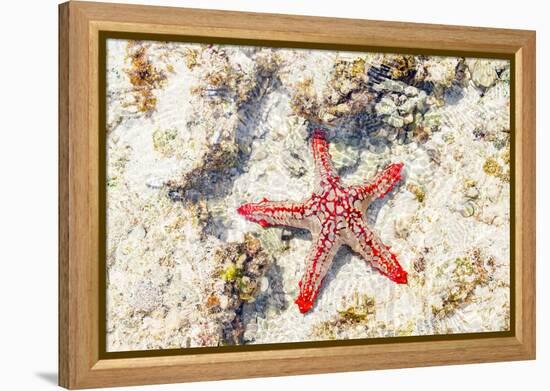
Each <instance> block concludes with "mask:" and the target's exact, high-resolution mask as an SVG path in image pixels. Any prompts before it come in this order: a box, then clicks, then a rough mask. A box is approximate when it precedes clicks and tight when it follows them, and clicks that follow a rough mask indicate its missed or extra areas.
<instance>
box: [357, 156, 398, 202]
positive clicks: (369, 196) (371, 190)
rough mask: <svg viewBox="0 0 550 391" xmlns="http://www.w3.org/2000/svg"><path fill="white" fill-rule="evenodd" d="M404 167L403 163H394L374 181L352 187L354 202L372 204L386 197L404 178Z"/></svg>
mask: <svg viewBox="0 0 550 391" xmlns="http://www.w3.org/2000/svg"><path fill="white" fill-rule="evenodd" d="M403 166H404V164H403V163H392V164H390V165H389V166H387V167H386V168H385V169H384V170H383V171H381V172H380V173H378V175H376V176H375V177H374V179H373V180H371V181H369V182H368V183H366V184H364V185H362V186H354V187H352V189H351V190H350V194H351V195H352V197H353V199H354V201H369V202H370V201H372V200H375V199H377V198H381V197H384V196H385V195H386V194H388V193H389V192H390V191H391V190H392V189H393V188H394V186H395V185H396V184H397V182H399V181H400V180H401V179H402V178H403V176H402V175H401V171H402V170H403Z"/></svg>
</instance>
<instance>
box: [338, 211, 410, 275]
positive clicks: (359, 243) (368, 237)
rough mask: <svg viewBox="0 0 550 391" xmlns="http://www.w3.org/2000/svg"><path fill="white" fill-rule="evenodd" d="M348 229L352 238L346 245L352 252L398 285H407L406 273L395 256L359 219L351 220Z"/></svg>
mask: <svg viewBox="0 0 550 391" xmlns="http://www.w3.org/2000/svg"><path fill="white" fill-rule="evenodd" d="M349 227H350V229H351V231H352V232H353V234H354V235H353V236H354V237H353V238H352V240H351V242H350V243H348V244H349V245H350V247H351V248H352V249H353V250H354V251H356V252H357V253H359V254H360V255H361V256H362V257H363V258H365V260H367V261H369V262H370V264H371V265H372V266H373V267H374V268H376V269H378V271H380V273H382V274H383V275H385V276H387V277H388V278H389V279H390V280H392V281H394V282H397V283H398V284H406V283H407V272H406V271H405V270H403V268H402V267H401V265H400V264H399V262H398V261H397V256H396V255H395V254H394V253H392V252H391V251H390V247H388V246H386V245H385V244H384V243H382V241H381V240H380V238H379V237H378V236H377V235H376V234H375V233H374V232H372V231H371V230H370V229H369V227H367V225H366V224H365V223H364V222H363V221H362V220H361V219H358V218H354V219H351V220H350V222H349Z"/></svg>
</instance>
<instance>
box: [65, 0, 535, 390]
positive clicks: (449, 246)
mask: <svg viewBox="0 0 550 391" xmlns="http://www.w3.org/2000/svg"><path fill="white" fill-rule="evenodd" d="M59 12H60V19H59V20H60V27H59V28H60V57H59V58H60V66H59V72H60V77H59V80H60V95H59V96H60V103H59V105H60V111H59V113H60V117H59V118H60V119H59V121H60V123H59V147H60V148H59V154H60V155H59V178H60V182H59V190H60V197H59V222H60V224H59V238H60V239H59V272H60V280H59V281H60V285H59V290H60V299H59V314H60V319H59V325H60V326H59V327H60V345H59V375H60V376H59V379H60V385H62V386H64V387H67V388H87V387H100V386H122V385H137V384H153V383H168V382H183V381H196V380H213V379H232V378H240V377H257V376H277V375H288V374H306V373H323V372H336V371H352V370H368V369H379V368H399V367H410V366H428V365H443V364H459V363H476V362H490V361H504V360H524V359H534V358H535V175H534V173H535V33H534V32H532V31H520V30H503V29H487V28H473V27H457V26H442V25H428V24H412V23H394V22H378V21H366V20H347V19H331V18H317V17H302V16H290V15H270V14H253V13H238V12H226V11H223V12H222V11H206V10H195V9H180V8H165V7H148V6H134V5H118V4H101V3H87V2H86V3H84V2H82V3H81V2H69V3H65V4H62V5H60V8H59ZM243 364H245V365H243Z"/></svg>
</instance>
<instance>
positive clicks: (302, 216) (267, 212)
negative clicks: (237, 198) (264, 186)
mask: <svg viewBox="0 0 550 391" xmlns="http://www.w3.org/2000/svg"><path fill="white" fill-rule="evenodd" d="M237 212H238V213H239V214H240V215H242V216H244V217H245V218H246V219H247V220H248V221H253V222H255V223H258V224H260V225H261V226H262V227H264V228H266V227H270V226H274V225H284V226H289V227H296V228H306V227H307V216H306V206H305V204H303V203H294V202H274V201H269V200H267V199H266V198H264V199H263V200H262V201H260V202H256V203H248V204H243V205H241V206H240V207H239V208H238V209H237Z"/></svg>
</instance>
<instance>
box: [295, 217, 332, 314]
mask: <svg viewBox="0 0 550 391" xmlns="http://www.w3.org/2000/svg"><path fill="white" fill-rule="evenodd" d="M340 244H341V242H340V240H339V238H338V236H337V234H336V223H335V222H334V220H328V221H325V223H324V224H323V226H322V228H321V232H320V233H319V236H318V237H317V240H315V243H314V245H313V246H312V247H311V249H310V250H309V255H308V257H307V261H306V271H305V273H304V275H303V276H302V279H301V280H300V283H299V286H300V294H299V295H298V298H297V299H296V301H295V303H296V304H297V305H298V308H299V310H300V312H301V313H302V314H305V313H306V312H308V311H309V310H310V309H311V307H313V303H314V302H315V299H316V297H317V295H318V293H319V290H320V288H321V285H322V283H323V279H324V278H325V276H326V274H327V272H328V270H329V268H330V265H331V264H332V260H333V259H334V256H335V255H336V252H337V251H338V248H339V247H340Z"/></svg>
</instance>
